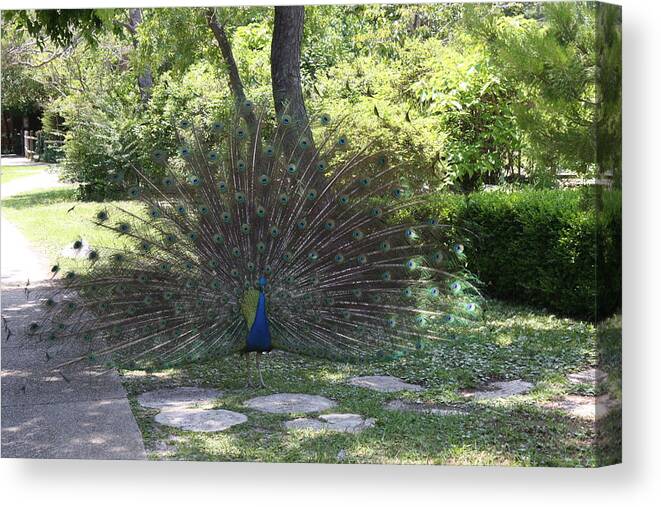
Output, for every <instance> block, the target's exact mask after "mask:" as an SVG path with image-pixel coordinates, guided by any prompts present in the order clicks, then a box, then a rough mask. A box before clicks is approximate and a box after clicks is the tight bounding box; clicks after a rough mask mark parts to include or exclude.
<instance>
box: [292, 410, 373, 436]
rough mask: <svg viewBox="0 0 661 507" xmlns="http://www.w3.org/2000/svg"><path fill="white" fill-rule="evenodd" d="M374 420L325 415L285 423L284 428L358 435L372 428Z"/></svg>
mask: <svg viewBox="0 0 661 507" xmlns="http://www.w3.org/2000/svg"><path fill="white" fill-rule="evenodd" d="M374 423H375V420H374V419H372V418H369V419H365V418H364V417H363V416H361V415H358V414H325V415H321V416H319V418H318V419H309V418H300V419H294V420H293V421H286V422H285V428H287V429H290V430H294V429H296V430H299V429H303V430H313V431H319V430H328V431H338V432H341V433H358V432H361V431H363V430H364V429H366V428H371V427H373V426H374Z"/></svg>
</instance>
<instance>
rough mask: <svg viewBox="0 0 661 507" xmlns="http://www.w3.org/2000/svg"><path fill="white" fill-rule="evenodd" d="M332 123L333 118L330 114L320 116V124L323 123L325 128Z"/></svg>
mask: <svg viewBox="0 0 661 507" xmlns="http://www.w3.org/2000/svg"><path fill="white" fill-rule="evenodd" d="M330 122H331V117H330V115H329V114H328V113H323V114H321V115H320V116H319V123H321V124H322V125H323V126H324V127H325V126H327V125H330Z"/></svg>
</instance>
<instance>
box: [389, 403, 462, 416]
mask: <svg viewBox="0 0 661 507" xmlns="http://www.w3.org/2000/svg"><path fill="white" fill-rule="evenodd" d="M386 409H388V410H397V411H401V412H419V413H422V414H433V415H441V416H445V415H466V414H468V410H467V409H465V408H463V407H457V406H453V405H442V404H431V403H412V402H409V401H404V400H392V401H391V402H390V403H388V404H387V405H386Z"/></svg>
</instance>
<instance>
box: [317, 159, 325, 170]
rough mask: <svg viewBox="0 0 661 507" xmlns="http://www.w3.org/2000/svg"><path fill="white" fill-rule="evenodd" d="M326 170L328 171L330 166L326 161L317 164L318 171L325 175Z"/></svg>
mask: <svg viewBox="0 0 661 507" xmlns="http://www.w3.org/2000/svg"><path fill="white" fill-rule="evenodd" d="M326 169H328V164H327V163H326V162H325V161H323V160H320V161H319V162H317V171H319V172H320V173H323V172H325V171H326Z"/></svg>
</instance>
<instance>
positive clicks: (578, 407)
mask: <svg viewBox="0 0 661 507" xmlns="http://www.w3.org/2000/svg"><path fill="white" fill-rule="evenodd" d="M617 405H618V402H617V401H616V400H613V399H612V398H610V397H609V396H608V395H607V394H604V395H602V396H579V395H573V394H569V395H567V396H564V397H562V398H560V399H558V400H555V401H551V402H548V403H546V404H545V405H544V407H545V408H550V409H557V410H562V411H563V412H566V413H568V414H569V415H571V416H574V417H578V418H581V419H590V420H593V421H595V420H598V419H601V418H602V417H604V416H605V415H606V414H608V412H609V411H610V410H611V409H612V408H613V407H615V406H617Z"/></svg>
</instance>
